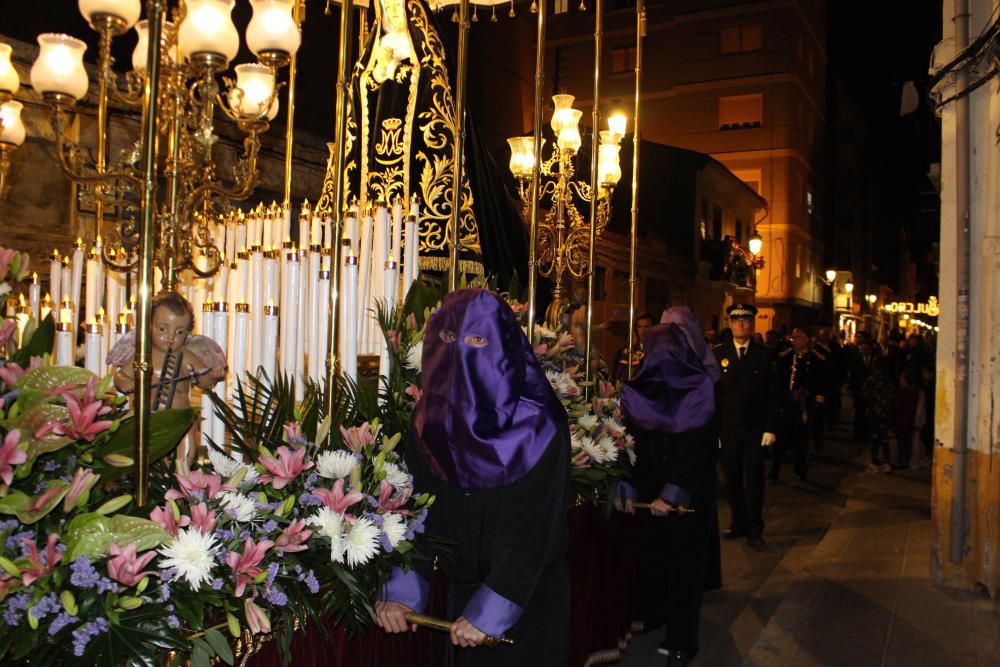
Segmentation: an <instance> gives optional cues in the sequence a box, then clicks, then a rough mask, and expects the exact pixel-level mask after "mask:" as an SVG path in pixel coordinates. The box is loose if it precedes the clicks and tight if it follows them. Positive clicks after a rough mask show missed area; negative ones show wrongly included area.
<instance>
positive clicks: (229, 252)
mask: <svg viewBox="0 0 1000 667" xmlns="http://www.w3.org/2000/svg"><path fill="white" fill-rule="evenodd" d="M240 226H241V227H242V226H243V223H242V221H241V222H240ZM222 229H223V230H224V231H225V232H226V264H227V265H228V264H232V263H233V260H234V259H236V223H230V224H228V225H223V226H222Z"/></svg>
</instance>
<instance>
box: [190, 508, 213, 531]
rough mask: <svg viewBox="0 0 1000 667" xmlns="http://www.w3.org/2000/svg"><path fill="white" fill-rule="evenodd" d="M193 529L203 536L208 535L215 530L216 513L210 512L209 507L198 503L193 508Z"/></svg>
mask: <svg viewBox="0 0 1000 667" xmlns="http://www.w3.org/2000/svg"><path fill="white" fill-rule="evenodd" d="M191 527H192V528H195V529H196V530H197V531H198V532H199V533H201V534H202V535H208V534H209V533H211V532H212V531H213V530H215V512H210V511H209V509H208V505H206V504H205V503H198V504H197V505H192V506H191Z"/></svg>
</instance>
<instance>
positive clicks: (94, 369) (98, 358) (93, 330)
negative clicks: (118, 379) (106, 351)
mask: <svg viewBox="0 0 1000 667" xmlns="http://www.w3.org/2000/svg"><path fill="white" fill-rule="evenodd" d="M103 338H104V332H103V331H102V329H101V325H100V324H98V323H97V322H90V323H88V324H87V327H86V333H85V334H84V337H83V342H84V355H83V365H84V367H85V368H86V369H87V370H88V371H90V372H91V373H93V374H94V375H96V376H97V377H104V358H103V357H102V355H101V348H102V347H103V343H104V340H103Z"/></svg>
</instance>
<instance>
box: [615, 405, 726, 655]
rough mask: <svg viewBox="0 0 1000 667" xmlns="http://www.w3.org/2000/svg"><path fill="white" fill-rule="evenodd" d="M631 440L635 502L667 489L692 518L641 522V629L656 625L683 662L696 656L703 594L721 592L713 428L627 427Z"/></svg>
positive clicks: (644, 515) (646, 517) (642, 517)
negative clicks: (683, 497) (681, 498)
mask: <svg viewBox="0 0 1000 667" xmlns="http://www.w3.org/2000/svg"><path fill="white" fill-rule="evenodd" d="M629 432H631V433H634V434H635V440H636V444H635V446H636V465H635V470H634V473H633V481H634V482H635V486H636V490H637V492H638V494H639V495H638V500H640V501H643V502H651V501H652V500H654V499H655V498H657V496H658V495H659V494H660V492H661V490H662V489H663V487H664V485H665V484H668V483H669V484H673V485H674V486H677V487H679V488H680V489H683V490H684V491H686V492H687V493H688V494H689V495H690V500H689V501H688V502H687V503H685V504H686V506H688V507H690V508H691V509H693V510H694V513H693V514H670V515H668V516H666V517H654V516H651V515H650V513H649V512H648V511H645V510H639V511H638V512H637V514H638V516H639V521H640V522H641V523H640V534H641V536H642V542H641V544H640V555H639V577H640V582H641V585H642V590H641V591H640V597H641V602H642V611H643V622H644V624H645V627H646V630H652V629H654V628H656V627H659V626H661V625H665V629H666V645H667V646H668V647H669V648H670V649H671V650H675V651H682V652H684V653H686V654H687V655H688V656H689V657H693V656H694V655H695V654H696V653H697V652H698V622H699V618H700V615H701V597H702V592H703V591H705V590H709V589H712V588H718V587H719V585H720V578H721V577H720V557H719V529H718V526H719V522H718V516H717V513H716V504H715V498H716V487H717V478H716V472H715V463H716V458H717V455H718V447H717V444H716V438H717V435H716V433H717V428H716V426H715V424H714V423H710V424H709V425H708V426H704V427H702V428H699V429H696V430H694V431H689V432H687V433H657V432H653V431H644V430H642V429H639V428H636V427H635V426H634V425H630V426H629Z"/></svg>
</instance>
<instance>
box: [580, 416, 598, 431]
mask: <svg viewBox="0 0 1000 667" xmlns="http://www.w3.org/2000/svg"><path fill="white" fill-rule="evenodd" d="M576 423H577V424H579V425H580V426H581V427H582V428H585V429H587V430H588V431H592V430H594V429H595V428H597V415H595V414H590V413H587V414H585V415H583V416H581V417H579V418H578V419H577V420H576Z"/></svg>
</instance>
